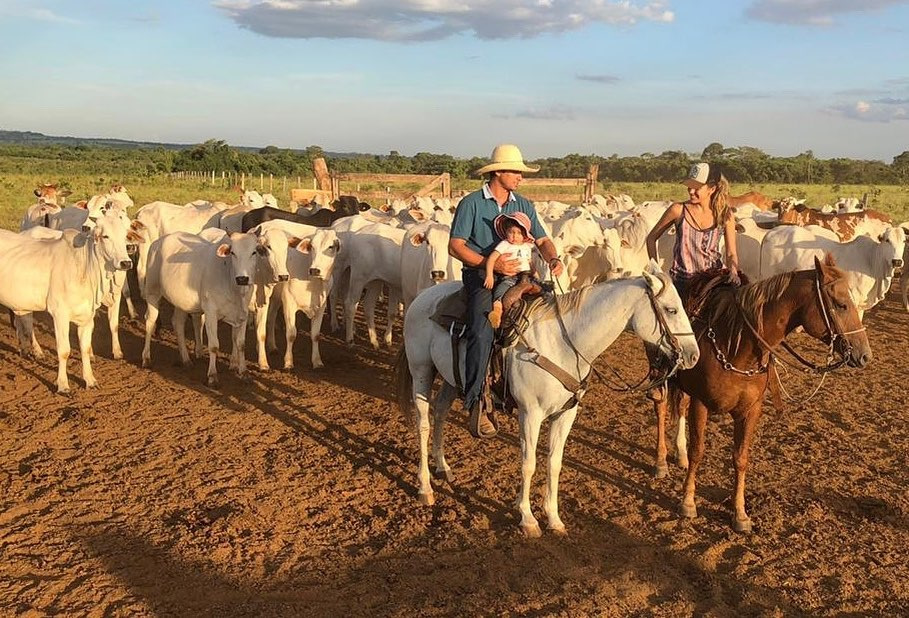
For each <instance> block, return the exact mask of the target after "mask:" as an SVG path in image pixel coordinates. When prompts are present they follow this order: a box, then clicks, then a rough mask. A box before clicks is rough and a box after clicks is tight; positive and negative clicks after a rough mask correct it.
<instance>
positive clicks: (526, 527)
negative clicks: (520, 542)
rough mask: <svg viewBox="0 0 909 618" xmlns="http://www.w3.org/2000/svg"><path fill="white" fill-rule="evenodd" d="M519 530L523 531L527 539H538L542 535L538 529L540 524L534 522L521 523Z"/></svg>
mask: <svg viewBox="0 0 909 618" xmlns="http://www.w3.org/2000/svg"><path fill="white" fill-rule="evenodd" d="M521 532H523V533H524V536H525V537H527V538H528V539H538V538H540V537H541V536H543V531H542V530H540V524H538V523H536V522H534V523H532V524H521Z"/></svg>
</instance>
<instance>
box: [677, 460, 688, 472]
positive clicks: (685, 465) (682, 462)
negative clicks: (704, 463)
mask: <svg viewBox="0 0 909 618" xmlns="http://www.w3.org/2000/svg"><path fill="white" fill-rule="evenodd" d="M679 467H680V468H682V469H683V470H687V469H688V458H687V457H686V458H685V459H679Z"/></svg>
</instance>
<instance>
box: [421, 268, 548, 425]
mask: <svg viewBox="0 0 909 618" xmlns="http://www.w3.org/2000/svg"><path fill="white" fill-rule="evenodd" d="M551 294H552V287H551V285H547V284H545V283H544V284H540V283H538V282H536V281H533V280H527V281H526V282H524V281H522V282H519V283H518V284H516V285H514V286H513V287H512V288H511V289H509V290H508V291H507V292H506V293H505V296H503V298H502V307H503V314H502V324H501V326H500V327H499V328H498V329H497V330H496V335H495V340H494V341H493V347H492V357H491V359H490V362H489V368H488V370H487V375H486V388H485V389H484V393H483V397H482V405H484V406H488V409H490V410H491V409H493V408H494V407H499V408H500V409H503V410H505V411H506V412H510V411H511V410H513V409H514V408H515V407H516V406H515V402H514V399H513V398H512V397H511V393H510V392H509V391H508V387H507V386H508V385H507V384H506V383H505V372H504V354H503V352H504V350H505V349H506V348H509V347H511V346H513V345H514V344H515V342H516V341H517V340H518V338H519V337H520V336H521V334H522V333H523V332H524V331H525V330H526V329H527V326H528V325H529V324H530V318H529V317H528V316H529V314H530V313H532V310H533V309H534V308H535V307H536V306H537V305H539V304H542V303H543V302H545V300H546V298H547V297H548V296H550V295H551ZM429 319H431V320H432V321H433V322H435V323H436V324H438V325H439V326H441V327H442V328H444V329H445V330H447V331H448V332H449V334H450V335H451V355H452V366H453V369H454V375H455V383H456V384H455V385H456V386H457V388H458V395H459V396H462V397H463V395H464V387H463V381H462V378H461V363H460V350H459V348H460V345H459V343H460V340H461V338H462V337H463V336H464V335H465V333H466V332H467V292H466V291H465V289H464V288H463V287H461V288H460V289H458V290H457V291H456V292H452V293H451V294H449V295H448V296H446V297H445V298H443V299H442V300H441V302H439V305H438V307H437V308H436V311H435V313H433V314H432V315H431V316H430V318H429ZM490 395H491V396H490ZM493 399H494V400H496V402H497V403H498V404H499V405H498V406H495V405H494V403H493Z"/></svg>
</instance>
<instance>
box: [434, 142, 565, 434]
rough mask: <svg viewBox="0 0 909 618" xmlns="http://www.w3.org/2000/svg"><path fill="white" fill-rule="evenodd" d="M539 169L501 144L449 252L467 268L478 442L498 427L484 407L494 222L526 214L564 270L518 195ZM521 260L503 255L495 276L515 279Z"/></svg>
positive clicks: (467, 398)
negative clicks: (489, 264)
mask: <svg viewBox="0 0 909 618" xmlns="http://www.w3.org/2000/svg"><path fill="white" fill-rule="evenodd" d="M539 169H540V168H538V167H531V166H528V165H525V163H524V158H523V156H522V155H521V151H520V150H518V147H517V146H514V145H512V144H500V145H498V146H496V147H495V149H494V150H493V151H492V161H491V162H490V163H489V164H488V165H485V166H483V167H481V168H480V169H478V170H477V172H476V173H477V175H478V176H479V175H484V174H485V176H486V182H485V184H484V185H483V188H482V189H480V190H479V191H474V192H473V193H471V194H469V195H467V196H465V197H464V198H463V199H462V200H461V202H460V203H459V204H458V209H457V210H456V211H455V216H454V221H452V224H451V237H450V239H449V241H448V252H449V253H450V254H451V255H452V256H454V257H456V258H457V259H459V260H461V262H462V263H463V265H464V268H463V270H462V280H463V283H464V289H465V290H466V293H467V307H468V309H467V331H466V333H465V335H466V340H467V352H466V355H465V359H464V360H465V364H466V370H465V381H464V407H465V408H466V409H468V410H469V411H470V419H469V422H468V428H469V429H470V433H471V434H472V435H473V436H474V437H477V438H491V437H492V436H494V435H496V433H497V429H496V426H495V424H494V422H493V420H492V417H491V411H490V410H487V409H485V408H484V406H482V405H481V401H482V397H481V395H482V393H483V388H484V386H485V382H486V371H487V368H488V366H489V358H490V354H491V353H492V344H493V339H494V337H495V333H494V331H493V328H492V326H491V324H490V323H489V320H488V319H487V315H488V314H489V312H490V311H491V310H492V291H491V290H488V289H486V288H485V287H484V282H485V267H486V260H487V258H488V257H489V254H490V253H492V251H493V250H494V249H495V247H496V245H497V244H498V243H499V238H498V236H497V235H496V232H495V228H494V224H493V221H494V220H495V218H496V217H497V216H499V215H501V214H508V213H516V212H521V213H524V214H525V215H526V216H527V217H528V218H529V219H530V223H531V229H530V230H529V232H530V234H531V235H532V236H533V238H534V239H535V240H534V242H535V243H536V245H537V247H538V249H539V251H540V254H541V255H542V256H543V259H544V260H546V262H547V264H548V265H549V268H550V270H551V271H552V274H553V275H554V276H558V275H560V274H561V272H562V262H561V260H559V257H558V255H557V252H556V248H555V245H553V244H552V241H551V240H550V239H549V238H548V237H547V236H546V232H545V231H544V230H543V227H542V226H541V225H540V221H539V219H538V218H537V213H536V210H535V209H534V207H533V204H531V203H530V201H529V200H528V199H527V198H525V197H523V196H521V195H518V194H517V193H515V189H517V187H518V184H520V182H521V179H522V178H523V174H524V173H532V172H538V171H539ZM518 263H519V261H518V260H517V259H512V258H511V257H510V256H508V255H503V256H502V257H501V258H500V259H499V260H498V261H497V262H496V265H495V272H497V273H499V274H502V275H505V276H512V275H515V274H517V271H518Z"/></svg>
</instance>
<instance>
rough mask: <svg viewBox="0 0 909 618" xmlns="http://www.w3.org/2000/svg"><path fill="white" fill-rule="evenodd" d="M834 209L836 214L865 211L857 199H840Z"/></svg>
mask: <svg viewBox="0 0 909 618" xmlns="http://www.w3.org/2000/svg"><path fill="white" fill-rule="evenodd" d="M834 208H835V209H836V212H838V213H846V212H861V211H863V210H864V209H865V205H864V204H863V203H862V200H860V199H859V198H857V197H841V198H839V199H838V200H837V201H836V204H834Z"/></svg>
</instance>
